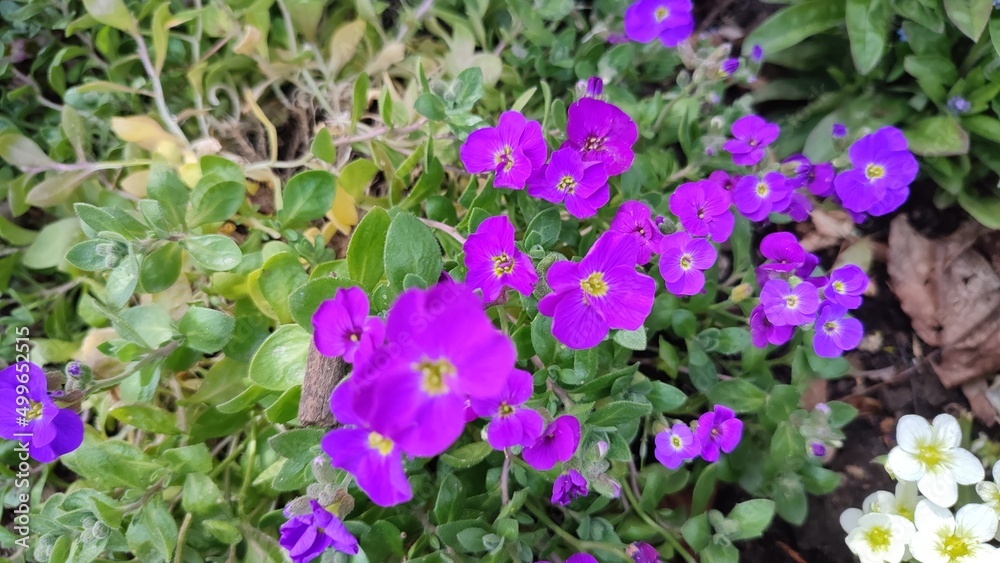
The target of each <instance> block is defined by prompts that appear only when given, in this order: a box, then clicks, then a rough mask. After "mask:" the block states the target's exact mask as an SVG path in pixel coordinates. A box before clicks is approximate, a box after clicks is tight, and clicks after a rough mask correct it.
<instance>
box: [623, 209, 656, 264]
mask: <svg viewBox="0 0 1000 563" xmlns="http://www.w3.org/2000/svg"><path fill="white" fill-rule="evenodd" d="M610 230H611V231H614V232H617V233H621V234H622V235H624V236H625V237H626V238H627V239H629V240H631V241H632V242H633V243H634V246H635V247H636V253H637V257H636V263H637V264H645V263H647V262H649V260H650V259H651V258H652V257H653V252H655V251H656V250H657V249H658V248H659V247H660V241H661V240H662V239H663V233H661V232H660V228H659V226H657V224H656V222H654V221H653V212H652V211H650V209H649V207H647V206H646V204H645V203H642V202H641V201H626V202H623V203H622V204H621V206H619V207H618V212H617V213H615V218H614V219H613V220H612V221H611V229H610Z"/></svg>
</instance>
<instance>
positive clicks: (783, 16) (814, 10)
mask: <svg viewBox="0 0 1000 563" xmlns="http://www.w3.org/2000/svg"><path fill="white" fill-rule="evenodd" d="M843 21H844V2H831V1H830V0H805V1H804V2H799V3H797V4H795V5H792V6H789V7H787V8H783V9H781V10H779V11H778V12H776V13H775V14H774V15H772V16H771V17H770V18H768V19H767V21H765V22H764V23H763V24H761V25H760V26H759V27H757V29H755V30H754V31H753V33H751V34H750V35H749V36H748V37H747V38H746V39H744V40H743V55H744V56H749V54H750V51H751V50H752V49H753V46H754V45H760V46H761V47H762V48H763V49H764V54H765V56H767V54H768V53H776V52H778V51H781V50H783V49H787V48H789V47H794V46H795V45H798V44H799V43H801V42H802V41H804V40H805V39H807V38H809V37H812V36H813V35H817V34H819V33H822V32H824V31H826V30H828V29H832V28H834V27H836V26H838V25H840V24H841V23H842V22H843Z"/></svg>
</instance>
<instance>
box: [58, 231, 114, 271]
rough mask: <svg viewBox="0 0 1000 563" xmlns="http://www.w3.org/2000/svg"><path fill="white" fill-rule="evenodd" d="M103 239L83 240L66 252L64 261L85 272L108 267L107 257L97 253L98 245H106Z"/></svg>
mask: <svg viewBox="0 0 1000 563" xmlns="http://www.w3.org/2000/svg"><path fill="white" fill-rule="evenodd" d="M107 245H108V242H107V241H106V240H103V239H90V240H85V241H83V242H81V243H79V244H77V245H76V246H74V247H73V248H70V249H69V252H67V253H66V261H67V262H69V263H70V264H72V265H73V266H75V267H77V268H79V269H81V270H83V271H85V272H100V271H102V270H106V269H107V268H108V265H107V258H106V257H105V256H103V255H101V254H98V253H97V249H98V247H102V246H107Z"/></svg>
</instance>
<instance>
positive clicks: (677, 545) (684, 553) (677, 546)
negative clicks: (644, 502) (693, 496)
mask: <svg viewBox="0 0 1000 563" xmlns="http://www.w3.org/2000/svg"><path fill="white" fill-rule="evenodd" d="M622 491H624V492H625V496H626V497H628V500H629V502H630V503H631V504H632V509H633V510H635V513H636V514H638V515H639V518H642V520H643V521H644V522H646V523H647V524H649V525H650V526H652V527H654V528H656V530H657V531H658V532H660V535H661V536H663V537H664V539H666V540H667V543H669V544H670V545H671V546H673V548H674V551H676V552H677V553H680V555H681V557H682V558H683V559H684V561H687V563H696V562H695V559H694V557H693V556H692V555H691V554H690V553H688V550H687V549H685V548H684V546H683V545H681V542H680V541H678V540H677V538H676V537H674V535H673V534H671V533H670V532H669V531H667V530H666V529H665V528H664V527H663V526H661V525H660V524H659V523H657V522H656V521H655V520H653V519H652V518H651V517H650V516H649V515H648V514H646V511H644V510H643V509H642V507H641V506H640V505H639V500H638V499H637V498H635V495H633V494H632V491H630V490H629V488H628V487H622Z"/></svg>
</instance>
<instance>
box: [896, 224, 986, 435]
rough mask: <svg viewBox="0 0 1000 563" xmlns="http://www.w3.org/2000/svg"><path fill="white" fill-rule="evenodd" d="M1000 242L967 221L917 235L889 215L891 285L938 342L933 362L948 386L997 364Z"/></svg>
mask: <svg viewBox="0 0 1000 563" xmlns="http://www.w3.org/2000/svg"><path fill="white" fill-rule="evenodd" d="M998 244H1000V232H998V231H990V230H988V229H985V228H984V227H982V226H980V225H978V224H976V223H972V222H970V223H967V224H965V225H963V226H962V227H960V228H959V229H958V230H956V231H955V232H954V233H952V234H951V235H949V236H947V237H945V238H941V239H928V238H926V237H924V236H922V235H920V234H919V233H918V232H917V231H916V230H914V229H913V227H912V226H910V224H909V222H908V220H907V218H906V217H905V216H900V217H897V218H896V219H895V220H894V221H893V222H892V227H891V230H890V233H889V257H888V258H889V260H888V262H889V277H890V285H891V287H892V290H893V292H894V293H895V294H896V296H897V297H898V298H899V301H900V304H901V305H902V308H903V310H904V311H905V312H906V314H907V315H909V316H910V318H911V319H912V323H913V329H914V330H915V331H916V332H917V334H918V335H919V336H920V337H921V338H922V339H923V340H924V341H925V342H927V343H928V344H930V345H932V346H939V347H940V348H941V360H940V362H937V363H934V364H933V365H934V369H935V371H936V372H937V375H938V378H940V380H941V382H942V383H943V384H944V385H945V386H946V387H954V386H957V385H963V384H965V383H968V382H970V381H972V380H974V379H975V378H977V377H980V376H984V375H989V374H991V373H993V372H995V371H996V370H997V369H1000V257H998V254H997V249H998V248H1000V246H998ZM964 388H965V389H975V388H976V387H975V386H966V387H964ZM980 410H981V409H980ZM994 416H995V413H994Z"/></svg>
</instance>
